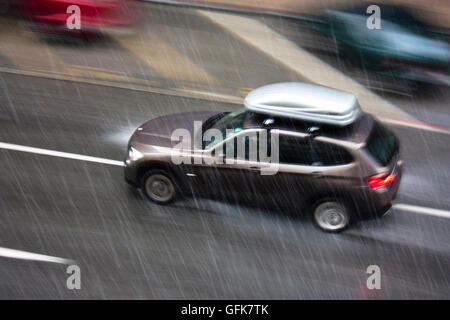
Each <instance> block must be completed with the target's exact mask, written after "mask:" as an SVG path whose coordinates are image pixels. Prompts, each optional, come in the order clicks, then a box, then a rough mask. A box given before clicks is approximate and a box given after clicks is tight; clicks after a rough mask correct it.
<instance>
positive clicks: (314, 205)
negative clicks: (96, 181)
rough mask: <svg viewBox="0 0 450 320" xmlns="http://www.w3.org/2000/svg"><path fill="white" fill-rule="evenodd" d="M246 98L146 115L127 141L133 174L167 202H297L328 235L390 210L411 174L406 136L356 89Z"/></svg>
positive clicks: (300, 87)
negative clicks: (363, 106) (219, 108)
mask: <svg viewBox="0 0 450 320" xmlns="http://www.w3.org/2000/svg"><path fill="white" fill-rule="evenodd" d="M244 105H245V107H243V108H241V109H239V110H237V111H234V112H231V113H229V112H225V113H219V114H217V113H215V112H191V113H178V114H172V115H167V116H163V117H159V118H157V119H154V120H151V121H148V122H146V123H145V124H143V125H142V126H140V127H139V128H138V129H137V130H136V131H135V133H134V134H133V136H132V137H131V139H130V141H129V143H128V157H127V159H126V161H125V164H126V165H125V179H126V181H127V182H128V183H130V184H131V185H133V186H135V187H137V188H141V189H142V191H143V192H144V194H145V195H146V196H147V197H148V198H149V199H150V200H152V201H154V202H156V203H159V204H167V203H170V202H172V201H174V200H175V199H176V197H177V196H178V195H182V194H190V195H195V196H204V197H215V198H227V199H232V200H235V201H237V200H243V201H246V202H247V203H252V204H255V203H260V202H261V201H262V202H263V203H273V204H276V205H277V206H278V207H291V208H298V210H299V211H302V212H305V211H306V212H310V213H311V216H312V218H313V220H314V222H315V223H316V225H317V226H318V227H320V228H321V229H322V230H325V231H328V232H338V231H341V230H343V229H345V228H346V227H347V226H348V225H349V224H350V223H351V222H353V221H357V220H360V219H365V218H372V217H379V216H382V215H384V214H385V213H386V212H387V211H388V210H389V208H390V207H391V203H392V201H393V200H394V198H395V196H396V194H397V190H398V187H399V183H400V178H401V172H402V162H401V161H400V160H399V145H398V140H397V138H396V137H395V135H394V134H393V133H392V132H390V131H389V130H388V129H387V128H385V127H384V126H382V125H381V124H380V123H378V122H377V121H376V120H375V119H374V118H373V117H372V116H370V115H368V114H366V113H363V112H362V111H361V110H360V108H359V105H358V101H357V99H356V97H355V96H354V95H353V94H350V93H347V92H343V91H339V90H335V89H331V88H327V87H322V86H318V85H313V84H306V83H297V82H296V83H279V84H272V85H267V86H264V87H261V88H258V89H256V90H254V91H252V92H251V93H250V94H249V95H248V96H247V97H246V99H245V101H244ZM196 121H201V125H200V122H196ZM211 132H213V133H215V134H211ZM191 136H192V137H193V140H194V141H193V142H192V141H190V140H189V137H191ZM180 137H182V138H183V139H179V138H180ZM180 141H181V142H180ZM180 146H182V147H180ZM240 151H242V152H240ZM274 158H276V159H275V160H274ZM180 159H181V160H182V161H180ZM269 169H272V171H271V170H269ZM273 169H276V170H273Z"/></svg>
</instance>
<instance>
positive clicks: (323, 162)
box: [311, 141, 353, 166]
mask: <svg viewBox="0 0 450 320" xmlns="http://www.w3.org/2000/svg"><path fill="white" fill-rule="evenodd" d="M352 161H353V157H352V156H351V154H350V153H349V152H348V151H347V150H345V149H344V148H342V147H340V146H337V145H334V144H330V143H325V142H320V141H313V142H312V164H311V165H313V166H336V165H344V164H348V163H351V162H352Z"/></svg>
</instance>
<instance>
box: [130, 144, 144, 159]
mask: <svg viewBox="0 0 450 320" xmlns="http://www.w3.org/2000/svg"><path fill="white" fill-rule="evenodd" d="M143 157H144V155H143V154H142V153H141V152H139V151H138V150H136V149H135V148H133V147H130V149H129V150H128V159H130V160H131V161H137V160H139V159H141V158H143Z"/></svg>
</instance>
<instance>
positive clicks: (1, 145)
mask: <svg viewBox="0 0 450 320" xmlns="http://www.w3.org/2000/svg"><path fill="white" fill-rule="evenodd" d="M0 149H6V150H14V151H22V152H29V153H36V154H43V155H47V156H52V157H59V158H67V159H74V160H81V161H88V162H96V163H103V164H109V165H113V166H120V167H123V166H125V163H124V162H123V161H117V160H110V159H104V158H97V157H91V156H84V155H81V154H75V153H67V152H61V151H54V150H47V149H40V148H33V147H27V146H21V145H18V144H11V143H5V142H0Z"/></svg>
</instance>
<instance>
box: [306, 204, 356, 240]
mask: <svg viewBox="0 0 450 320" xmlns="http://www.w3.org/2000/svg"><path fill="white" fill-rule="evenodd" d="M313 218H314V222H315V223H316V225H317V226H318V227H319V228H320V229H322V230H323V231H326V232H340V231H342V230H344V229H345V228H347V227H348V226H349V224H350V215H349V212H348V209H347V207H346V206H345V205H344V204H342V203H340V202H337V201H334V200H330V201H324V202H321V203H319V204H318V205H316V207H315V208H314V212H313Z"/></svg>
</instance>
